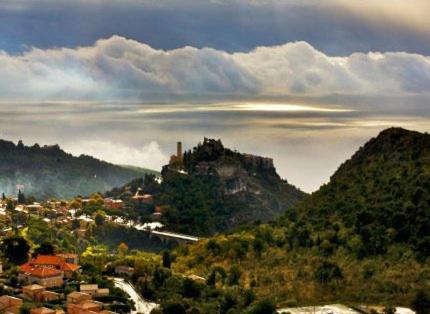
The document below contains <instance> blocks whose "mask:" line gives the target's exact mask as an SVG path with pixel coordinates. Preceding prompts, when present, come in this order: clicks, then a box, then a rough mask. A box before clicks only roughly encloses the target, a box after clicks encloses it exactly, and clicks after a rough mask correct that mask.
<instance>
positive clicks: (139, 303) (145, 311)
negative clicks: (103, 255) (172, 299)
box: [113, 278, 158, 314]
mask: <svg viewBox="0 0 430 314" xmlns="http://www.w3.org/2000/svg"><path fill="white" fill-rule="evenodd" d="M113 281H114V283H115V287H118V288H120V289H121V290H122V291H124V292H125V293H127V294H128V295H129V296H130V298H131V299H132V300H133V302H134V305H135V307H136V310H134V311H131V314H137V313H142V314H149V313H151V311H152V310H153V309H154V308H156V307H157V306H158V305H157V304H156V303H152V302H148V301H145V300H144V299H143V298H142V297H141V296H140V295H139V294H138V293H137V291H136V290H135V289H134V287H133V286H132V285H130V284H129V283H128V282H126V281H125V280H124V279H123V278H114V279H113Z"/></svg>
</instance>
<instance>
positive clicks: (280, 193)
mask: <svg viewBox="0 0 430 314" xmlns="http://www.w3.org/2000/svg"><path fill="white" fill-rule="evenodd" d="M176 166H178V165H175V164H173V165H172V164H170V165H167V166H165V167H164V168H163V171H162V174H163V183H162V185H161V187H160V192H159V194H158V195H157V197H156V199H157V202H159V204H160V205H165V206H166V214H165V219H166V222H167V223H168V225H169V228H171V229H174V230H177V231H180V232H194V233H196V234H201V235H207V234H210V233H212V232H217V231H225V230H228V229H231V228H233V227H235V226H237V225H240V224H243V223H249V222H255V221H258V220H260V221H268V220H271V219H274V218H275V217H277V216H279V215H281V214H282V213H284V212H285V210H287V209H288V208H289V207H291V206H292V205H294V204H296V203H297V202H298V201H299V200H301V199H302V198H303V197H304V196H305V193H303V192H302V191H300V190H299V189H297V188H296V187H294V186H293V185H291V184H289V183H288V182H287V181H286V180H283V179H281V178H280V177H279V175H278V174H277V172H276V169H275V167H274V165H273V160H272V159H270V158H264V157H260V156H254V155H249V154H241V153H239V152H236V151H232V150H230V149H228V148H225V147H224V146H223V144H222V143H221V141H220V140H212V139H204V141H203V143H200V144H199V145H197V146H196V147H194V148H193V150H190V151H187V152H185V153H184V155H183V162H182V164H181V165H180V166H179V168H181V169H182V171H177V169H175V167H176Z"/></svg>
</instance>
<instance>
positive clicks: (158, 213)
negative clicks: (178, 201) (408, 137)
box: [152, 206, 163, 220]
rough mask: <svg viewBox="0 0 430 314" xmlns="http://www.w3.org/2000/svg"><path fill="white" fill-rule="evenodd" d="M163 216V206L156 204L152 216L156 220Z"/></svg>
mask: <svg viewBox="0 0 430 314" xmlns="http://www.w3.org/2000/svg"><path fill="white" fill-rule="evenodd" d="M161 216H163V208H162V207H161V206H155V208H154V212H153V213H152V218H153V219H154V220H160V219H161Z"/></svg>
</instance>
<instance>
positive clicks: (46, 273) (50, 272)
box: [30, 267, 62, 278]
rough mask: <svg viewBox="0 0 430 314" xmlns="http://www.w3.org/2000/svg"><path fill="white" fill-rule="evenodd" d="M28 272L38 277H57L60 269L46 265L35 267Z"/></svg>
mask: <svg viewBox="0 0 430 314" xmlns="http://www.w3.org/2000/svg"><path fill="white" fill-rule="evenodd" d="M30 273H31V275H32V276H34V277H38V278H46V277H57V276H60V275H61V274H62V272H61V271H60V270H58V269H54V268H48V267H35V268H33V269H32V271H31V272H30Z"/></svg>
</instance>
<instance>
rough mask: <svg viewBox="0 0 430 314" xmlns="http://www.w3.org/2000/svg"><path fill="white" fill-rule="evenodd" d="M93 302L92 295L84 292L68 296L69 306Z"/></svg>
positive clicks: (72, 293)
mask: <svg viewBox="0 0 430 314" xmlns="http://www.w3.org/2000/svg"><path fill="white" fill-rule="evenodd" d="M88 300H91V295H89V294H88V293H84V292H71V293H69V294H68V295H67V304H79V303H82V302H85V301H88Z"/></svg>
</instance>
